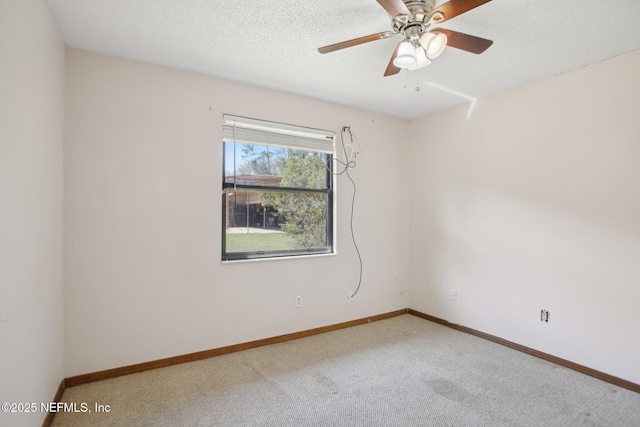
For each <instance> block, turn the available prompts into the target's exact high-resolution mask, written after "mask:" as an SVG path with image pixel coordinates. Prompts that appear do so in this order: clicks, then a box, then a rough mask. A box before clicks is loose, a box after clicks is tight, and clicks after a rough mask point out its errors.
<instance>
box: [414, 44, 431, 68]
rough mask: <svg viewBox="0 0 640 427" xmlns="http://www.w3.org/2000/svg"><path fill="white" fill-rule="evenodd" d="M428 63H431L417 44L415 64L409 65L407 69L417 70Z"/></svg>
mask: <svg viewBox="0 0 640 427" xmlns="http://www.w3.org/2000/svg"><path fill="white" fill-rule="evenodd" d="M429 64H431V61H429V58H427V53H426V52H425V51H424V49H423V48H422V47H420V46H418V47H417V48H416V64H415V65H412V66H411V67H409V70H411V71H413V70H418V69H420V68H422V67H426V66H427V65H429Z"/></svg>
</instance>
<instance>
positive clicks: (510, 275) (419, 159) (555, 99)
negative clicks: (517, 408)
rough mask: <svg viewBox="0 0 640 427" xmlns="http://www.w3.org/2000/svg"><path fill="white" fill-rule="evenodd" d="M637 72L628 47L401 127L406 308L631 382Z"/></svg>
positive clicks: (636, 257)
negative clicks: (406, 145) (544, 315)
mask: <svg viewBox="0 0 640 427" xmlns="http://www.w3.org/2000/svg"><path fill="white" fill-rule="evenodd" d="M639 75H640V52H638V51H637V52H633V53H630V54H627V55H624V56H620V57H617V58H614V59H611V60H608V61H604V62H602V63H598V64H595V65H592V66H589V67H586V68H583V69H580V70H576V71H573V72H570V73H566V74H563V75H560V76H556V77H553V78H550V79H547V80H544V81H541V82H538V83H535V84H532V85H529V86H526V87H523V88H520V89H516V90H513V91H511V92H507V93H503V94H500V95H498V96H495V97H492V98H489V99H485V100H481V101H479V102H478V103H477V105H475V106H474V108H473V110H472V111H471V112H470V114H469V111H468V109H467V107H464V106H463V107H459V108H456V109H453V110H449V111H445V112H442V113H440V114H435V115H432V116H429V117H425V118H423V119H420V120H416V121H414V122H412V124H411V136H410V140H411V162H410V170H411V173H410V181H411V183H412V186H411V193H410V194H411V195H412V196H411V202H410V205H409V206H410V210H411V212H412V217H411V229H412V233H411V246H410V254H411V263H410V278H411V285H410V305H411V307H412V308H414V309H416V310H420V311H422V312H425V313H428V314H431V315H434V316H438V317H441V318H443V319H446V320H448V321H450V322H453V323H457V324H461V325H465V326H468V327H471V328H475V329H478V330H481V331H484V332H487V333H490V334H494V335H497V336H499V337H502V338H506V339H508V340H511V341H514V342H517V343H520V344H523V345H525V346H529V347H533V348H535V349H538V350H541V351H543V352H547V353H550V354H553V355H556V356H559V357H562V358H565V359H569V360H571V361H574V362H577V363H579V364H583V365H586V366H589V367H591V368H594V369H598V370H601V371H604V372H607V373H609V374H612V375H615V376H619V377H622V378H624V379H626V380H629V381H633V382H635V383H640V364H638V360H640V340H639V339H638V327H640V310H638V301H640V185H639V183H640V167H639V161H640V120H639V116H638V100H639V99H640V79H638V76H639ZM452 290H457V294H458V300H457V301H456V302H452V301H450V298H449V294H450V292H451V291H452ZM541 309H547V310H550V312H551V316H550V322H549V323H546V324H545V323H542V322H540V320H539V315H540V310H541Z"/></svg>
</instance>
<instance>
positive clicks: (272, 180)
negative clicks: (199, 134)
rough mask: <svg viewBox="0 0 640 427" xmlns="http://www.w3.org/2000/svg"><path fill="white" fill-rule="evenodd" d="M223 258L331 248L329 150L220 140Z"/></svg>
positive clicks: (306, 251) (297, 252) (286, 253)
mask: <svg viewBox="0 0 640 427" xmlns="http://www.w3.org/2000/svg"><path fill="white" fill-rule="evenodd" d="M224 152H225V157H224V166H225V176H224V190H225V191H224V209H225V212H224V213H225V224H224V225H225V235H224V238H225V242H224V245H223V249H224V251H223V257H224V258H225V259H238V258H251V257H260V256H262V257H264V256H281V255H291V254H293V255H295V254H302V253H310V252H311V253H313V252H320V253H322V252H328V251H330V250H331V246H332V245H331V223H330V221H331V206H332V205H331V197H332V195H331V174H330V173H329V171H328V167H327V166H328V165H329V164H330V161H331V154H329V153H323V152H315V151H306V150H301V149H293V148H282V147H277V146H269V145H261V144H247V143H236V142H233V141H225V143H224Z"/></svg>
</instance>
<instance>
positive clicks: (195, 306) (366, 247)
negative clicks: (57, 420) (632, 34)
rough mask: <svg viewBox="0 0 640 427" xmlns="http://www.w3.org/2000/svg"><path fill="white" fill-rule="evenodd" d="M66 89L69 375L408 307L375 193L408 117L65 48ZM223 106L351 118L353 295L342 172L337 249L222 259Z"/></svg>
mask: <svg viewBox="0 0 640 427" xmlns="http://www.w3.org/2000/svg"><path fill="white" fill-rule="evenodd" d="M66 95H67V98H66V119H65V120H66V121H65V125H66V128H65V129H66V130H65V132H66V137H65V227H66V228H65V238H66V240H65V249H66V250H65V286H66V288H65V314H66V318H65V362H66V368H65V374H66V375H67V376H72V375H77V374H84V373H87V372H94V371H98V370H101V369H109V368H115V367H120V366H124V365H129V364H132V363H140V362H147V361H150V360H154V359H159V358H164V357H171V356H176V355H180V354H185V353H190V352H195V351H200V350H206V349H211V348H215V347H221V346H226V345H230V344H235V343H241V342H246V341H251V340H256V339H260V338H266V337H272V336H275V335H280V334H286V333H290V332H295V331H300V330H305V329H310V328H314V327H318V326H324V325H329V324H333V323H338V322H343V321H348V320H352V319H357V318H362V317H366V316H369V315H374V314H379V313H384V312H389V311H393V310H397V309H401V308H405V307H407V305H408V296H407V288H408V215H407V213H406V211H404V210H401V209H397V208H396V204H395V203H385V199H386V200H394V201H396V200H406V194H407V190H406V185H405V184H406V182H405V177H406V172H405V165H406V161H407V160H406V149H405V147H407V142H406V123H405V122H403V121H401V120H398V119H393V118H389V117H385V116H381V115H377V114H373V113H367V112H363V111H360V110H355V109H351V108H347V107H343V106H339V105H335V104H330V103H326V102H321V101H317V100H312V99H308V98H303V97H299V96H294V95H289V94H286V93H282V92H275V91H270V90H266V89H261V88H257V87H253V86H247V85H242V84H238V83H232V82H229V81H225V80H219V79H215V78H211V77H206V76H202V75H197V74H192V73H188V72H183V71H177V70H172V69H168V68H162V67H158V66H152V65H146V64H142V63H137V62H133V61H126V60H120V59H115V58H110V57H105V56H100V55H96V54H91V53H87V52H83V51H78V50H73V49H69V50H67V92H66ZM222 112H226V113H231V114H238V115H243V116H248V117H256V118H260V119H266V120H273V121H278V122H286V123H294V124H298V125H302V126H309V127H315V128H321V129H329V130H333V131H336V132H339V131H340V129H341V128H342V126H345V125H348V126H351V129H352V130H353V132H354V133H355V135H357V137H358V138H359V140H360V142H361V145H362V154H361V156H359V157H358V159H357V161H358V165H357V167H356V169H355V170H354V171H353V172H352V176H353V177H354V179H355V181H356V182H357V185H358V200H357V202H356V212H355V216H356V219H355V223H354V226H355V231H356V233H357V238H358V243H359V245H360V249H361V252H362V256H363V259H364V263H365V269H364V279H363V284H362V287H361V289H360V292H359V294H358V295H357V297H356V299H355V302H354V303H352V302H350V301H349V300H348V298H347V293H348V292H350V291H352V290H353V289H354V288H355V287H356V286H357V282H358V271H359V267H358V264H357V257H356V253H355V250H354V249H353V247H352V245H351V238H350V235H349V209H350V197H351V191H352V190H351V187H350V183H349V181H347V180H346V177H345V176H341V177H338V179H337V181H338V182H337V185H338V204H337V206H338V212H337V248H338V254H337V255H336V256H327V257H316V258H309V259H295V260H275V261H273V260H272V261H262V262H248V263H247V262H245V263H235V264H222V263H221V240H220V239H221V229H222V224H221V214H222V213H221V210H222V206H221V195H222ZM372 200H377V201H380V202H377V203H372V202H371V201H372ZM296 295H302V297H303V301H304V303H303V307H302V308H295V304H294V303H295V296H296Z"/></svg>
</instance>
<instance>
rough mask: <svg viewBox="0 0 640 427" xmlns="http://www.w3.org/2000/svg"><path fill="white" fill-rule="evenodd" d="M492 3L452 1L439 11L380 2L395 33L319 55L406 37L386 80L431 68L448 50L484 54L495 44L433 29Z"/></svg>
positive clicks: (431, 2)
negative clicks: (390, 77)
mask: <svg viewBox="0 0 640 427" xmlns="http://www.w3.org/2000/svg"><path fill="white" fill-rule="evenodd" d="M490 1H491V0H450V1H449V2H447V3H444V4H442V5H441V6H439V7H437V8H436V7H435V3H436V0H377V2H378V3H380V5H381V6H382V7H383V8H384V9H385V10H386V11H387V13H388V14H389V15H390V16H391V19H392V22H391V25H392V31H383V32H381V33H377V34H371V35H369V36H364V37H360V38H357V39H353V40H347V41H344V42H341V43H336V44H332V45H329V46H324V47H321V48H320V49H318V52H320V53H323V54H324V53H329V52H334V51H336V50H340V49H344V48H347V47H351V46H357V45H359V44H363V43H368V42H372V41H375V40H382V39H387V38H389V37H394V36H397V35H402V37H403V40H402V41H401V42H400V43H398V45H397V46H396V49H395V51H394V52H393V55H392V56H391V60H390V61H389V65H388V66H387V69H386V70H385V72H384V75H385V77H386V76H392V75H394V74H397V73H398V72H400V69H401V68H407V69H409V70H417V69H418V68H422V67H424V66H426V65H428V64H430V63H431V60H432V59H435V58H437V57H438V56H439V55H440V54H441V53H442V51H443V50H444V48H445V47H446V46H451V47H455V48H457V49H461V50H464V51H467V52H471V53H475V54H480V53H482V52H484V51H485V50H487V49H488V48H489V46H491V45H492V44H493V42H492V41H491V40H487V39H483V38H480V37H475V36H471V35H469V34H464V33H459V32H457V31H452V30H447V29H444V28H434V29H430V27H431V26H432V25H433V24H440V23H442V22H445V21H447V20H449V19H451V18H455V17H456V16H458V15H461V14H463V13H465V12H467V11H469V10H471V9H474V8H476V7H478V6H481V5H483V4H485V3H488V2H490Z"/></svg>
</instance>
